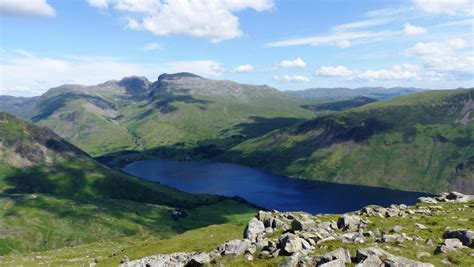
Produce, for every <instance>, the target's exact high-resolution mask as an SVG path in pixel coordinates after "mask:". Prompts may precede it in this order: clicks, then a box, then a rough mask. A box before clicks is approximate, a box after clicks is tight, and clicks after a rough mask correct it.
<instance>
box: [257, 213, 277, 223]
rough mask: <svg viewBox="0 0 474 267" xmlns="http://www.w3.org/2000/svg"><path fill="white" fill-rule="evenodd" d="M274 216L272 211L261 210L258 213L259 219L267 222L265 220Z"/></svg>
mask: <svg viewBox="0 0 474 267" xmlns="http://www.w3.org/2000/svg"><path fill="white" fill-rule="evenodd" d="M272 217H273V216H272V213H271V212H269V211H263V210H260V211H258V213H257V219H258V220H259V221H261V222H265V220H267V219H270V218H272Z"/></svg>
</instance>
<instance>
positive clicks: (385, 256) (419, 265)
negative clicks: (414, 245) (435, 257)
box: [356, 247, 434, 267]
mask: <svg viewBox="0 0 474 267" xmlns="http://www.w3.org/2000/svg"><path fill="white" fill-rule="evenodd" d="M369 256H376V257H377V258H379V259H380V260H382V262H383V263H384V265H385V266H416V267H432V266H434V265H433V264H431V263H424V262H417V261H414V260H410V259H407V258H404V257H401V256H395V255H392V254H390V253H388V252H386V251H384V250H383V249H380V248H376V247H368V248H363V249H359V250H357V254H356V258H357V261H358V262H359V263H362V262H364V261H365V260H366V259H367V258H368V257H369ZM367 266H369V265H367Z"/></svg>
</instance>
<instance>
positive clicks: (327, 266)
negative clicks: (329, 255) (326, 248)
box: [318, 260, 346, 267]
mask: <svg viewBox="0 0 474 267" xmlns="http://www.w3.org/2000/svg"><path fill="white" fill-rule="evenodd" d="M318 266H321V267H344V266H346V264H345V263H344V261H342V260H333V261H330V262H325V263H323V264H318Z"/></svg>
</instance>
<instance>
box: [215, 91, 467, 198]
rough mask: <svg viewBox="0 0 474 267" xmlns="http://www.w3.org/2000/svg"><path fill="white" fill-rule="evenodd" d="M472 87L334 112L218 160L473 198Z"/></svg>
mask: <svg viewBox="0 0 474 267" xmlns="http://www.w3.org/2000/svg"><path fill="white" fill-rule="evenodd" d="M473 99H474V89H460V90H444V91H429V92H423V93H417V94H413V95H409V96H403V97H399V98H395V99H392V100H386V101H378V102H375V103H372V104H369V105H366V106H363V107H359V108H355V109H351V110H347V111H343V112H340V113H333V114H330V115H327V116H324V117H321V118H317V119H314V120H310V121H307V122H304V123H302V124H300V125H298V126H295V127H292V128H290V129H287V130H281V131H275V132H272V133H269V134H268V135H265V136H263V137H260V138H256V139H252V140H249V141H246V142H244V143H242V144H241V145H238V146H236V147H234V148H233V149H232V150H230V151H228V152H227V153H226V155H224V156H222V157H221V158H220V159H221V160H230V161H235V162H240V163H243V164H246V165H250V166H255V167H259V168H264V169H266V170H270V171H273V172H278V173H282V174H286V175H289V176H292V177H300V178H307V179H316V180H324V181H331V182H338V183H350V184H363V185H373V186H383V187H389V188H397V189H404V190H415V191H426V192H440V191H445V190H448V189H456V190H459V191H462V192H468V193H469V192H470V193H472V192H474V171H473V170H474V122H473V120H474V119H473V117H474V115H473V109H474V102H473Z"/></svg>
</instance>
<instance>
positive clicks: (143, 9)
mask: <svg viewBox="0 0 474 267" xmlns="http://www.w3.org/2000/svg"><path fill="white" fill-rule="evenodd" d="M102 1H103V0H102ZM160 7H161V2H160V0H117V3H116V4H115V7H114V8H115V9H116V10H120V11H128V12H137V13H154V12H156V10H158V9H159V8H160Z"/></svg>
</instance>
